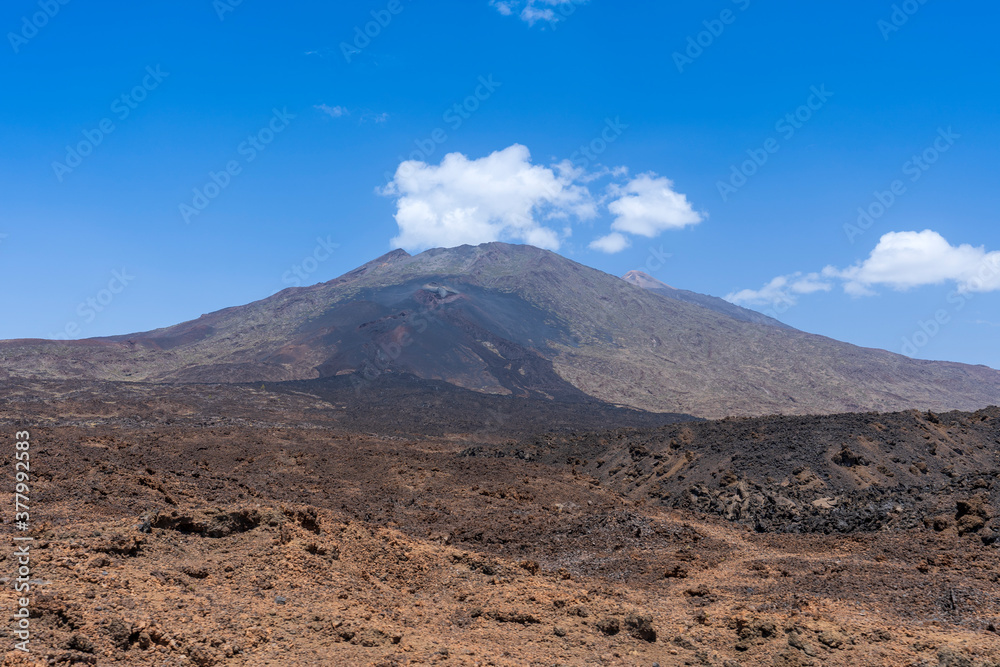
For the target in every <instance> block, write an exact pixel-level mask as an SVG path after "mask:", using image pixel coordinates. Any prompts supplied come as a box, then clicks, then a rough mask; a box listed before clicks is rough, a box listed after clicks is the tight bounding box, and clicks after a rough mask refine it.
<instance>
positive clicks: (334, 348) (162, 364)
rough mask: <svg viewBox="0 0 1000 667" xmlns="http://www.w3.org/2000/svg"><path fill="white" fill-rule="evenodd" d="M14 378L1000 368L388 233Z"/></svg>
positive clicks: (540, 387)
mask: <svg viewBox="0 0 1000 667" xmlns="http://www.w3.org/2000/svg"><path fill="white" fill-rule="evenodd" d="M0 359H2V362H0V373H2V374H3V376H4V377H6V378H19V379H47V380H52V379H78V380H104V381H126V382H147V383H209V382H211V383H244V382H282V381H293V380H294V381H303V380H316V379H323V378H333V377H339V376H350V380H351V382H352V383H354V384H355V386H356V387H357V388H358V389H359V390H361V389H363V388H364V387H365V386H369V385H370V384H371V382H372V380H373V379H374V378H379V377H381V376H385V375H387V374H400V375H408V376H414V377H416V378H420V379H424V380H427V381H444V382H447V383H450V384H452V385H455V386H457V387H460V388H463V389H467V390H473V391H476V392H481V393H486V394H497V395H511V396H516V397H521V398H534V399H538V400H559V401H574V400H579V401H585V400H594V399H596V400H600V401H603V402H605V403H608V404H612V405H616V406H624V407H631V408H637V409H642V410H647V411H655V412H673V413H684V414H691V415H695V416H699V417H705V418H717V417H724V416H728V415H763V414H775V413H777V414H817V413H837V412H865V411H889V410H903V409H910V408H919V409H930V410H936V411H943V410H975V409H979V408H982V407H985V406H987V405H991V404H996V403H1000V372H998V371H996V370H993V369H990V368H987V367H985V366H970V365H964V364H958V363H949V362H932V361H921V360H914V359H910V358H907V357H904V356H901V355H898V354H893V353H890V352H887V351H884V350H876V349H867V348H861V347H857V346H854V345H849V344H846V343H842V342H838V341H836V340H832V339H830V338H825V337H823V336H817V335H813V334H809V333H805V332H802V331H798V330H796V329H793V328H791V327H788V326H787V325H784V324H782V323H781V322H778V321H777V320H774V319H771V318H769V317H766V316H764V315H762V314H760V313H756V312H755V311H750V310H747V309H744V308H739V307H737V306H734V305H732V304H730V303H728V302H726V301H723V300H722V299H718V298H716V297H712V296H707V295H703V294H697V293H695V292H688V291H685V290H680V289H675V288H672V287H669V286H667V285H665V284H663V283H660V282H659V281H656V280H654V279H652V278H650V277H649V276H646V275H645V274H639V273H637V272H633V273H630V274H628V275H626V276H625V279H622V278H618V277H616V276H612V275H609V274H606V273H603V272H601V271H598V270H595V269H592V268H589V267H586V266H583V265H581V264H578V263H576V262H573V261H571V260H569V259H566V258H564V257H561V256H560V255H557V254H555V253H552V252H549V251H546V250H541V249H539V248H535V247H532V246H523V245H509V244H504V243H487V244H483V245H479V246H468V245H465V246H460V247H457V248H447V249H444V248H437V249H433V250H428V251H426V252H423V253H420V254H418V255H410V254H408V253H406V252H405V251H403V250H395V251H393V252H390V253H388V254H386V255H383V256H381V257H379V258H377V259H375V260H373V261H370V262H368V263H366V264H364V265H362V266H360V267H358V268H357V269H355V270H353V271H350V272H349V273H346V274H344V275H343V276H341V277H339V278H336V279H334V280H331V281H329V282H325V283H321V284H318V285H313V286H310V287H295V288H289V289H286V290H283V291H281V292H279V293H277V294H275V295H273V296H271V297H268V298H266V299H263V300H260V301H256V302H254V303H251V304H248V305H245V306H238V307H233V308H227V309H224V310H220V311H218V312H214V313H211V314H208V315H203V316H201V317H199V318H198V319H196V320H192V321H189V322H184V323H182V324H178V325H175V326H171V327H166V328H163V329H157V330H154V331H148V332H144V333H136V334H130V335H124V336H112V337H106V338H92V339H87V340H79V341H42V340H13V341H3V342H0Z"/></svg>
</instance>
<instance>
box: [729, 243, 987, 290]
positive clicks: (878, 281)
mask: <svg viewBox="0 0 1000 667" xmlns="http://www.w3.org/2000/svg"><path fill="white" fill-rule="evenodd" d="M838 281H839V282H840V284H841V285H842V286H843V289H844V292H845V293H847V294H849V295H851V296H856V297H861V296H871V295H873V294H876V291H875V288H876V287H880V286H884V287H889V288H891V289H894V290H899V291H902V290H907V289H911V288H914V287H922V286H925V285H940V284H944V283H953V284H954V285H955V288H956V289H957V290H958V291H959V292H993V291H998V290H1000V252H998V251H994V252H987V251H986V249H985V248H983V247H982V246H980V247H973V246H971V245H968V244H963V245H960V246H953V245H951V244H950V243H948V241H947V240H946V239H945V238H944V237H943V236H941V235H940V234H938V233H937V232H935V231H932V230H929V229H925V230H924V231H922V232H889V233H888V234H885V235H884V236H883V237H882V238H881V239H879V242H878V244H877V245H876V246H875V248H874V249H873V250H872V251H871V254H869V255H868V257H867V258H866V259H865V260H863V261H861V262H858V263H856V264H854V265H853V266H850V267H848V268H846V269H838V268H836V267H833V266H828V267H826V268H824V269H823V271H822V272H820V273H810V274H807V275H804V276H803V275H802V274H801V273H794V274H791V275H789V276H778V277H777V278H774V279H773V280H771V281H770V282H769V283H767V284H766V285H764V287H762V288H761V289H759V290H741V291H739V292H734V293H732V294H730V295H729V296H727V297H726V300H727V301H731V302H733V303H739V304H746V305H760V304H771V305H777V304H785V305H792V304H794V303H796V301H797V297H798V296H799V295H802V294H810V293H812V292H816V291H829V290H830V289H831V288H832V286H833V285H834V284H835V283H836V282H838Z"/></svg>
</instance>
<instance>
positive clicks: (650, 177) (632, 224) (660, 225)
mask: <svg viewBox="0 0 1000 667" xmlns="http://www.w3.org/2000/svg"><path fill="white" fill-rule="evenodd" d="M612 192H613V193H614V194H616V195H618V198H617V199H615V200H614V201H613V202H611V203H610V204H609V205H608V210H609V211H611V212H612V213H613V214H614V215H615V221H614V222H613V223H612V224H611V229H613V230H615V231H618V232H626V233H629V234H636V235H638V236H645V237H648V238H653V237H655V236H658V235H659V234H660V233H661V232H664V231H666V230H668V229H681V228H683V227H686V226H688V225H696V224H698V223H699V222H701V221H702V215H701V214H700V213H698V212H696V211H695V210H694V209H693V208H691V204H690V203H689V202H688V200H687V197H685V196H684V195H682V194H680V193H678V192H674V183H673V181H671V180H670V179H668V178H663V177H658V176H657V175H656V174H653V173H647V174H639V175H638V176H636V177H635V178H633V179H632V180H631V181H629V182H628V184H626V185H625V186H624V187H619V186H612Z"/></svg>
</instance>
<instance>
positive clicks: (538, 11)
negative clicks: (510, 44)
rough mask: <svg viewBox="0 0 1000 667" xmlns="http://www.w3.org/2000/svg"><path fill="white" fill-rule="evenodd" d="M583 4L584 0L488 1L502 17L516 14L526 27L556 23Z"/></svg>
mask: <svg viewBox="0 0 1000 667" xmlns="http://www.w3.org/2000/svg"><path fill="white" fill-rule="evenodd" d="M584 2H586V0H490V5H491V6H492V7H495V8H496V10H497V11H498V12H500V13H501V14H503V15H504V16H513V15H515V14H516V15H517V16H518V18H520V19H521V20H522V21H524V22H525V23H527V24H528V25H535V24H536V23H538V22H539V21H544V22H546V23H549V24H554V23H557V22H558V21H560V20H562V19H563V18H565V17H567V16H569V15H570V14H572V13H573V11H574V10H575V9H576V7H575V5H578V4H583V3H584Z"/></svg>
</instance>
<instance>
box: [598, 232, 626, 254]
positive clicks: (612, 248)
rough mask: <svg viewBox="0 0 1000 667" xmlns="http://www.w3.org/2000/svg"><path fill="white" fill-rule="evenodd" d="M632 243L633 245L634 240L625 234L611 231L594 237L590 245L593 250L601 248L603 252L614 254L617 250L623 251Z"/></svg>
mask: <svg viewBox="0 0 1000 667" xmlns="http://www.w3.org/2000/svg"><path fill="white" fill-rule="evenodd" d="M630 245H632V242H631V241H629V240H628V238H626V237H625V235H624V234H619V233H618V232H611V233H610V234H608V235H607V236H602V237H600V238H597V239H594V240H593V241H591V242H590V245H589V246H588V247H589V248H590V249H591V250H600V251H601V252H606V253H609V254H614V253H616V252H621V251H622V250H624V249H625V248H627V247H629V246H630Z"/></svg>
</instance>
